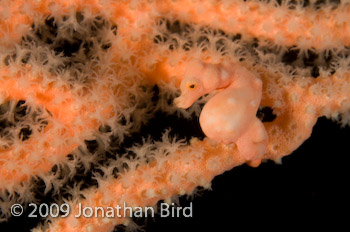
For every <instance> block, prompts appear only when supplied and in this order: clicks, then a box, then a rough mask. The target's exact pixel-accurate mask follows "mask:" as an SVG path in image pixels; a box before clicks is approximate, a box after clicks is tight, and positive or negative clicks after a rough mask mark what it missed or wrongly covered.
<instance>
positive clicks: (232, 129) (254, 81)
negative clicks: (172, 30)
mask: <svg viewBox="0 0 350 232" xmlns="http://www.w3.org/2000/svg"><path fill="white" fill-rule="evenodd" d="M180 89H181V96H180V97H178V98H176V99H175V100H174V103H175V104H176V106H177V107H180V108H185V109H186V108H188V107H190V106H191V105H192V104H193V102H194V101H196V100H197V99H198V98H199V97H201V96H203V95H204V94H207V93H210V92H212V91H214V90H218V89H221V91H220V92H219V93H217V94H216V95H215V96H213V97H212V98H211V99H210V100H209V101H208V102H207V103H206V104H205V106H204V108H203V110H202V112H201V115H200V118H199V122H200V125H201V128H202V130H203V132H204V133H205V135H206V136H207V137H208V138H210V139H212V140H215V141H217V142H220V143H224V144H230V143H236V145H237V148H238V150H239V152H240V155H241V156H243V157H244V158H245V159H246V160H247V161H254V160H260V158H261V156H262V155H263V154H264V153H265V150H266V146H267V142H268V136H267V133H266V130H265V127H264V125H263V123H262V122H261V121H260V120H259V119H258V118H257V117H256V112H257V110H258V108H259V104H260V101H261V96H262V81H261V80H260V79H259V78H257V77H256V76H255V75H254V74H253V73H252V72H250V71H249V70H248V69H246V68H245V67H243V66H242V65H239V64H236V63H224V64H217V65H214V64H207V63H203V62H200V61H192V62H190V63H189V64H188V66H187V68H186V71H185V74H184V78H183V79H182V81H181V85H180ZM253 165H254V163H253Z"/></svg>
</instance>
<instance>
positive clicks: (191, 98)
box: [174, 76, 205, 109]
mask: <svg viewBox="0 0 350 232" xmlns="http://www.w3.org/2000/svg"><path fill="white" fill-rule="evenodd" d="M180 90H181V96H180V97H178V98H176V99H175V100H174V103H175V105H176V106H177V107H179V108H184V109H187V108H189V107H190V106H191V105H192V104H193V103H194V102H195V101H196V100H197V99H198V98H200V97H201V96H202V95H204V94H205V93H204V88H203V83H202V81H201V80H200V79H199V78H198V77H197V78H196V77H194V76H185V77H184V79H183V80H182V81H181V85H180Z"/></svg>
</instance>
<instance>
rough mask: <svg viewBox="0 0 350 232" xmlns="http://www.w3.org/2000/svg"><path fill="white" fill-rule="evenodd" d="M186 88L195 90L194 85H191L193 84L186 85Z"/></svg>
mask: <svg viewBox="0 0 350 232" xmlns="http://www.w3.org/2000/svg"><path fill="white" fill-rule="evenodd" d="M188 88H189V89H194V88H196V85H195V84H193V83H190V84H188Z"/></svg>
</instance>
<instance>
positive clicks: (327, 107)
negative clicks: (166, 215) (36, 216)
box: [0, 0, 350, 231]
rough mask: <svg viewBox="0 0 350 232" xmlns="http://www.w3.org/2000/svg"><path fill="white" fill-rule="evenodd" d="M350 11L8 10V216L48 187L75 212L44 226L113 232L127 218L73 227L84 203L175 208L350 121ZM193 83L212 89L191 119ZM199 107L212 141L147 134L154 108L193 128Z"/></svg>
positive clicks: (220, 7) (0, 186)
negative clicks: (238, 170) (322, 125)
mask: <svg viewBox="0 0 350 232" xmlns="http://www.w3.org/2000/svg"><path fill="white" fill-rule="evenodd" d="M349 11H350V6H349V4H348V3H347V2H340V3H333V2H330V3H328V2H324V3H322V2H319V1H229V0H226V1H224V0H223V1H196V0H194V1H190V0H178V1H170V0H169V1H167V0H164V1H162V0H159V1H157V0H154V1H108V0H106V1H102V0H101V1H97V0H86V1H79V0H76V1H64V0H59V1H50V0H41V1H34V0H33V1H30V0H28V1H20V0H18V1H17V0H15V1H1V2H0V61H1V64H0V68H1V70H0V101H1V102H0V103H1V106H0V123H1V129H0V135H1V140H0V141H1V144H0V145H1V148H0V152H1V155H0V191H1V192H0V198H1V204H0V206H1V216H2V218H3V219H4V220H6V219H8V218H9V215H10V207H11V205H12V204H13V203H15V202H16V203H28V202H33V201H35V202H40V201H39V199H38V195H37V193H36V190H37V189H40V190H42V191H43V192H44V194H48V193H51V194H52V197H53V201H55V202H59V203H62V202H67V203H68V204H69V205H70V206H71V208H72V210H73V211H72V213H71V214H70V215H69V216H68V217H59V218H49V219H48V222H46V223H45V224H44V225H43V227H42V228H38V229H37V230H41V229H43V230H47V231H86V230H87V231H112V230H113V228H114V227H115V225H117V224H122V223H123V224H125V225H128V224H130V219H129V218H128V217H124V215H122V216H123V217H121V218H102V217H98V218H86V217H85V218H84V217H80V218H75V217H74V216H73V215H74V214H73V212H75V211H76V210H78V203H81V204H84V205H88V206H100V207H106V206H110V205H123V203H126V204H127V205H128V206H132V207H145V206H154V205H155V204H156V203H157V202H158V201H160V200H166V201H168V202H170V201H171V199H172V197H174V196H177V195H184V194H189V195H190V194H192V193H193V191H194V190H195V188H196V187H198V186H202V187H205V188H209V187H210V183H211V181H212V179H213V178H214V177H215V176H217V175H219V174H221V173H223V172H224V171H226V170H230V169H232V168H233V167H235V166H238V165H241V164H243V163H245V162H246V161H247V160H250V161H254V162H251V163H250V164H251V165H258V164H259V163H260V161H261V160H268V159H271V160H275V161H279V160H280V159H281V157H283V156H286V155H288V154H290V153H291V152H293V151H294V150H295V149H297V148H298V147H299V146H300V145H301V144H302V143H303V142H304V141H305V140H306V139H308V138H309V137H310V135H311V132H312V128H313V126H314V125H315V123H316V121H317V119H318V118H319V117H321V116H326V117H329V118H333V119H335V120H337V121H339V122H341V123H342V124H343V125H347V124H348V123H349V112H350V111H349V109H350V100H349V95H350V85H349V83H350V76H349V59H348V54H349V49H348V46H349V43H350V33H349V31H350V29H349V23H348V22H349V17H350V16H349V15H350V14H349ZM194 61H195V62H197V63H193V62H194ZM198 64H199V66H198ZM196 65H197V67H196ZM200 65H204V66H205V67H200ZM218 67H219V70H221V71H218V70H217V69H216V68H218ZM226 72H227V73H226ZM188 73H190V74H191V75H192V76H191V78H192V79H191V78H190V81H192V82H194V81H197V82H200V81H202V82H204V83H205V84H206V85H208V86H206V87H205V89H206V90H208V91H202V92H200V94H199V95H196V97H199V96H201V95H203V94H208V95H205V96H203V97H202V98H200V99H199V100H198V101H196V102H195V103H194V104H193V105H192V106H191V107H190V108H189V109H188V110H183V109H180V108H178V107H176V105H174V104H173V101H172V100H173V99H174V98H175V97H178V96H179V94H180V91H179V88H181V87H180V83H181V81H182V80H185V82H186V81H187V80H188V79H186V78H187V76H188ZM201 74H203V75H201ZM215 76H217V77H218V76H219V77H220V78H221V79H220V82H221V81H223V79H225V78H226V77H227V78H229V79H232V82H231V85H232V86H231V87H228V86H226V85H225V86H221V85H218V86H215V85H216V83H212V82H211V81H212V80H215ZM213 77H214V78H213ZM205 78H207V79H205ZM208 80H210V81H208ZM235 81H236V82H235ZM185 82H184V83H185ZM242 83H244V86H243V87H242V85H240V84H242ZM261 83H262V86H261ZM186 84H187V82H186V83H185V85H186ZM193 84H194V83H190V85H189V86H188V87H189V88H191V89H192V85H193ZM195 84H196V83H195ZM195 84H194V88H195V87H196V85H195ZM236 84H237V86H235V85H236ZM181 85H183V84H181ZM218 92H219V93H218ZM180 99H181V97H180ZM247 99H248V100H249V101H246V100H247ZM194 100H195V99H192V100H191V103H190V104H185V105H186V106H185V105H184V106H183V107H187V106H189V105H191V104H192V102H193V101H194ZM182 101H185V100H184V97H182ZM223 101H226V103H230V102H232V103H235V101H236V102H237V103H236V105H237V106H239V109H238V110H237V109H236V110H233V108H231V106H230V104H227V105H226V104H225V105H223ZM228 101H230V102H228ZM245 101H246V102H245ZM176 103H178V104H179V105H178V106H181V102H179V100H177V101H176ZM203 105H204V107H203ZM201 107H203V111H202V120H201V126H202V129H203V131H204V133H205V134H206V135H207V136H208V137H205V136H204V135H203V134H202V133H201V132H199V133H198V134H196V135H195V134H191V131H190V132H187V134H183V133H178V134H177V137H176V138H174V134H173V135H172V136H171V135H170V133H172V132H171V131H177V130H178V131H179V129H178V128H170V132H169V130H165V129H168V128H166V127H163V128H160V130H161V131H162V132H164V131H165V132H164V133H163V135H161V136H159V135H158V136H157V135H156V133H155V132H149V131H147V130H146V128H147V123H148V122H150V121H151V120H152V118H154V117H156V116H157V115H158V114H159V112H165V113H167V114H169V115H176V116H177V117H179V118H181V117H184V118H188V119H191V118H194V119H196V118H198V117H199V115H200V113H201ZM213 109H214V110H215V109H216V110H217V111H214V110H213ZM257 109H259V110H258V112H256V111H257ZM269 111H270V113H271V115H270V116H271V117H268V116H267V115H268V114H267V113H266V112H269ZM264 112H265V113H264ZM256 113H257V117H256V115H255V114H256ZM222 116H224V118H220V117H222ZM169 117H170V116H169ZM225 117H226V118H225ZM232 118H235V120H233V119H232ZM258 118H259V119H258ZM168 120H169V119H168ZM225 120H226V121H227V123H229V124H230V123H231V124H232V125H231V124H230V125H228V128H231V127H232V128H231V129H230V130H229V131H228V132H225V133H224V134H223V133H216V132H215V133H212V132H213V128H212V127H211V125H212V124H210V122H212V123H213V124H215V123H216V124H217V125H216V126H217V127H216V128H219V127H218V126H221V124H220V123H222V122H223V121H225ZM261 121H262V122H263V125H262V124H261ZM218 123H219V124H218ZM240 123H242V124H240ZM159 124H160V122H159ZM155 125H156V124H152V126H153V127H154V128H153V129H154V130H156V129H158V128H156V127H157V126H155ZM240 125H243V126H242V128H239V133H238V135H237V137H235V136H234V134H232V133H236V132H237V130H238V129H237V127H239V126H240ZM214 129H215V128H214ZM221 129H223V128H221ZM265 131H266V132H265ZM265 133H266V134H265ZM149 134H151V135H152V136H153V137H152V136H151V137H148V135H149ZM191 135H193V136H194V137H195V138H191ZM266 135H267V138H268V139H267V138H266ZM183 137H185V138H183ZM243 137H244V139H241V138H243ZM266 141H268V142H266ZM222 142H223V143H222ZM266 143H267V144H266Z"/></svg>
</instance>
